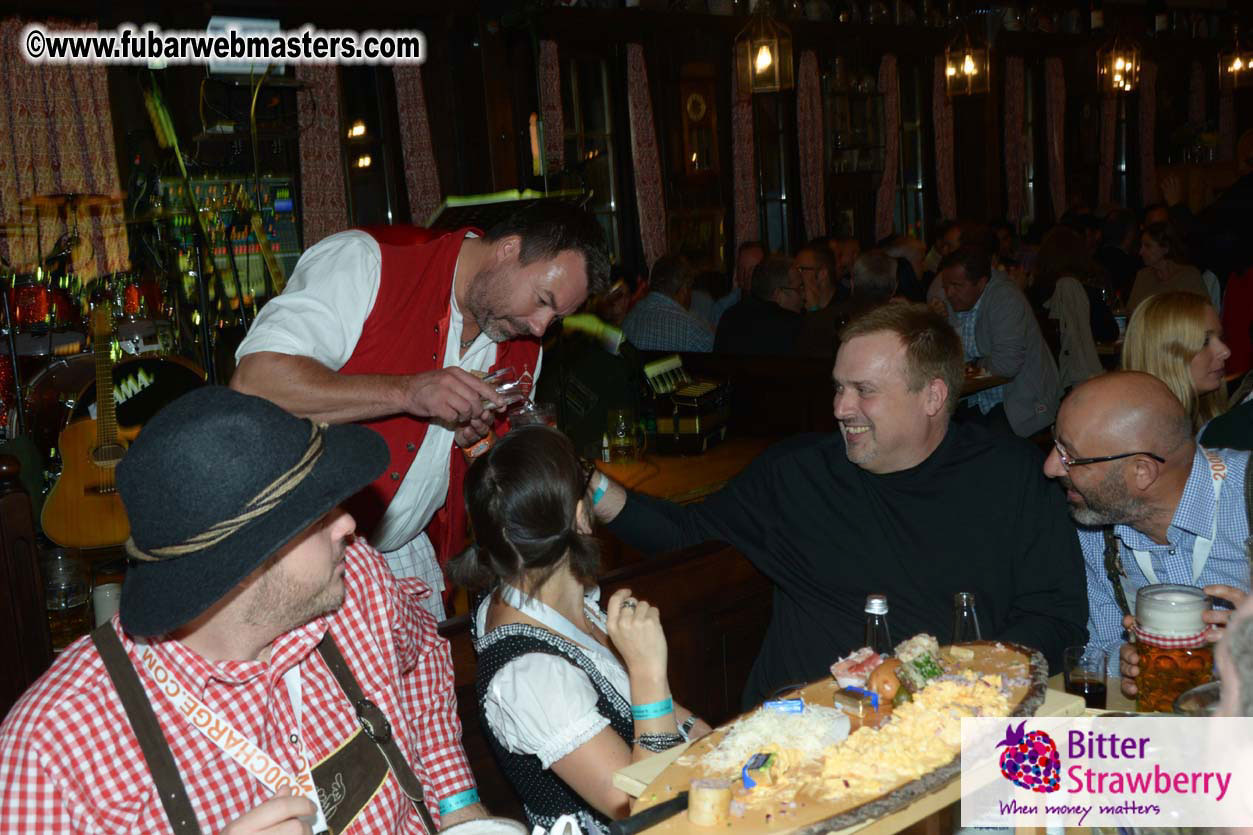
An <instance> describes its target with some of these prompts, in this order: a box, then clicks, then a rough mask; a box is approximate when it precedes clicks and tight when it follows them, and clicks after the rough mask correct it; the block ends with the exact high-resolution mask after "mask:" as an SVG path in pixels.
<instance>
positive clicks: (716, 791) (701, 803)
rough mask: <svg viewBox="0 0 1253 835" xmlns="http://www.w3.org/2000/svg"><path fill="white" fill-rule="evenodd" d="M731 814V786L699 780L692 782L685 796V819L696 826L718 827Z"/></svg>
mask: <svg viewBox="0 0 1253 835" xmlns="http://www.w3.org/2000/svg"><path fill="white" fill-rule="evenodd" d="M730 814H731V784H730V783H729V782H728V781H726V780H716V779H712V778H701V779H697V780H693V781H692V785H691V787H690V789H689V790H688V794H687V819H688V820H689V821H691V822H692V823H694V824H696V825H697V826H718V825H719V824H722V823H726V821H727V818H728V817H729V816H730Z"/></svg>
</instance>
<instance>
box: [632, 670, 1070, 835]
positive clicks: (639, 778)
mask: <svg viewBox="0 0 1253 835" xmlns="http://www.w3.org/2000/svg"><path fill="white" fill-rule="evenodd" d="M1057 678H1058V683H1057V686H1056V688H1054V687H1053V686H1052V685H1053V682H1052V680H1050V682H1049V684H1050V688H1049V691H1048V693H1047V694H1046V695H1045V699H1044V704H1043V705H1041V706H1040V709H1039V710H1038V711H1037V712H1036V715H1037V716H1083V715H1084V704H1083V699H1081V698H1079V697H1078V696H1072V695H1070V694H1069V693H1066V692H1063V691H1062V688H1061V682H1060V676H1059V677H1057ZM686 750H687V745H686V744H685V745H680V746H678V747H677V748H671V749H670V750H669V751H665V752H663V753H661V754H657V755H655V756H652V757H648V758H647V759H643V760H640V761H639V762H637V763H632V764H631V765H629V766H627V767H626V768H623V769H620V770H619V771H617V772H615V773H614V775H613V784H614V787H615V788H618V789H620V790H621V791H624V792H626V793H627V794H628V795H630V796H631V797H639V796H640V795H641V794H643V793H644V790H645V789H646V788H647V787H648V785H649V784H650V783H651V782H652V781H653V780H654V779H656V778H657V776H658V775H660V774H661V772H663V771H664V770H665V769H666V766H668V765H670V763H672V762H673V761H674V760H676V759H678V758H679V756H680V755H681V754H682V753H683V752H684V751H686ZM960 799H961V780H960V779H959V778H956V777H954V778H953V780H951V781H950V782H949V783H948V784H947V785H945V786H944V788H942V789H940V790H939V791H934V792H931V793H930V794H927V795H923V796H922V797H920V798H918V799H917V800H915V801H914V802H913V803H911V804H909V805H908V806H906V807H905V808H904V809H901V810H899V811H897V812H894V813H892V814H890V815H886V816H884V817H882V818H877V819H875V820H872V821H867V822H865V823H862V824H858V825H857V826H851V827H848V828H847V829H842V830H839V832H840V833H849V834H850V835H851V833H854V832H856V833H858V835H888V833H893V832H899V831H901V830H902V829H904V828H906V827H908V826H911V825H913V824H915V823H917V822H918V821H920V820H923V819H924V818H927V817H930V816H931V815H934V814H936V813H938V812H940V811H941V810H943V809H946V808H947V807H949V806H952V805H953V804H955V803H957V802H958V801H959V800H960Z"/></svg>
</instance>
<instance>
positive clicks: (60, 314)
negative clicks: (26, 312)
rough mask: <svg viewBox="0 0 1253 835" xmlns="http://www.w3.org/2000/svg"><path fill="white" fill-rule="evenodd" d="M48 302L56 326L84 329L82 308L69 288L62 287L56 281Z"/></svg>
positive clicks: (49, 293) (49, 311)
mask: <svg viewBox="0 0 1253 835" xmlns="http://www.w3.org/2000/svg"><path fill="white" fill-rule="evenodd" d="M48 301H49V305H48V313H49V314H50V315H51V316H52V323H53V324H54V325H55V326H57V327H58V328H74V329H82V327H83V311H82V307H81V306H80V305H79V303H78V299H77V298H75V296H74V294H73V293H71V292H70V289H69V288H68V287H62V286H60V284H59V283H58V282H56V281H54V282H53V284H52V287H51V288H49V290H48Z"/></svg>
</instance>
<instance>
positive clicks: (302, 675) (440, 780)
mask: <svg viewBox="0 0 1253 835" xmlns="http://www.w3.org/2000/svg"><path fill="white" fill-rule="evenodd" d="M386 463H387V450H386V448H385V445H384V444H383V443H382V441H381V440H380V439H379V438H378V436H377V435H375V434H374V433H372V432H370V431H369V430H367V429H363V428H361V427H358V426H353V425H345V426H332V427H329V428H328V427H326V426H324V425H317V424H313V423H311V422H309V421H306V420H300V419H298V418H295V417H293V416H291V415H289V414H288V413H286V412H284V411H282V410H281V409H279V408H278V407H277V406H274V405H273V404H271V403H269V402H267V401H264V400H262V399H260V398H256V397H251V396H248V395H243V394H239V393H237V392H232V391H230V390H228V389H225V388H221V387H207V388H204V389H200V390H199V391H196V392H193V393H192V394H189V395H187V396H185V397H183V398H180V399H179V400H177V401H175V402H174V403H172V404H171V405H170V406H168V407H166V409H164V410H163V411H162V412H161V413H160V414H159V415H158V416H157V417H156V418H154V419H153V420H152V421H151V422H150V424H149V425H148V426H147V427H146V428H145V430H144V432H143V433H142V434H141V436H140V437H139V439H138V440H137V441H136V442H135V444H134V445H132V446H131V448H130V449H129V450H128V452H127V454H126V457H125V459H124V460H123V462H122V464H121V465H120V466H119V467H118V470H117V476H118V487H119V490H120V492H121V495H122V499H123V502H124V503H125V505H126V509H127V513H128V516H129V517H130V521H131V530H132V535H131V539H130V540H129V541H128V542H127V552H128V556H129V565H128V568H127V576H126V581H125V584H124V586H123V590H122V602H121V610H120V612H119V615H118V617H115V618H114V619H113V620H112V621H111V622H110V623H108V624H106V625H105V626H104V627H101V628H100V629H98V630H96V632H95V633H93V635H92V636H91V637H90V638H83V639H81V640H79V641H77V642H75V643H74V644H72V645H71V646H70V647H69V648H68V649H67V650H66V651H65V652H64V653H63V654H62V655H61V656H60V658H58V659H57V662H56V663H55V664H54V665H53V667H52V669H50V670H49V671H48V672H47V673H46V674H45V675H44V676H43V677H42V678H40V680H39V681H38V682H36V683H35V684H34V685H33V686H32V687H31V689H30V690H29V691H27V693H26V694H25V695H24V696H23V697H22V699H21V701H19V702H18V704H17V705H16V706H15V707H14V708H13V710H12V712H11V713H10V714H9V715H8V717H7V718H6V719H5V721H4V724H3V725H0V832H3V833H23V835H26V833H35V832H58V833H61V832H83V833H107V834H108V835H113V834H114V833H124V832H125V833H139V832H143V833H147V832H161V833H166V832H177V833H184V832H210V833H230V834H231V835H242V833H253V832H267V833H269V832H272V833H289V832H290V833H297V832H315V831H324V830H328V829H329V830H330V831H333V832H336V833H339V832H344V831H348V832H361V833H376V832H403V833H415V834H416V833H422V832H423V831H424V830H425V829H434V828H437V827H440V826H441V824H442V826H443V827H447V826H449V825H451V824H453V823H457V822H459V821H461V820H465V819H468V818H471V817H481V816H483V815H484V814H486V812H485V810H484V809H483V807H482V806H481V804H479V803H478V796H477V792H476V791H475V790H474V778H473V776H472V775H471V773H470V769H469V766H468V764H467V761H466V755H465V752H464V750H463V749H462V746H461V725H460V722H459V721H458V719H457V713H456V697H455V696H454V693H453V668H452V661H451V657H450V655H449V650H448V644H447V642H446V641H445V640H444V639H443V638H440V637H439V635H438V634H437V633H436V625H435V622H434V620H433V619H432V618H431V616H430V615H429V614H427V613H426V612H425V611H424V610H423V609H422V608H421V607H420V606H419V603H418V601H419V600H420V599H422V598H423V597H424V596H425V595H427V594H429V593H430V590H429V589H428V588H427V587H426V586H424V585H423V584H422V583H421V582H419V581H417V580H396V579H395V578H394V577H393V576H392V574H391V572H390V571H389V570H388V568H387V565H386V563H385V562H384V561H383V559H382V558H381V556H380V555H379V554H378V553H377V552H376V551H374V550H373V549H372V548H370V547H369V546H368V545H365V544H364V543H355V542H354V541H353V531H354V527H355V523H354V522H353V519H352V517H351V516H349V515H348V514H347V513H345V512H344V511H343V510H341V509H339V507H338V505H339V503H340V502H341V501H342V500H344V499H346V498H347V497H348V496H350V495H352V494H353V493H354V492H356V491H357V490H358V489H359V488H361V487H362V486H363V485H365V484H368V483H369V482H370V481H371V480H372V479H373V478H375V477H376V476H377V475H378V473H379V472H381V471H382V469H383V468H384V467H385V466H386ZM337 659H338V660H337ZM349 694H351V696H352V697H351V698H350V695H349ZM145 714H146V715H147V718H146V719H145ZM154 720H155V721H154ZM384 720H386V721H384ZM145 729H146V730H145ZM141 739H143V740H144V742H143V743H141V742H140V740H141ZM415 797H417V798H420V799H418V800H414V799H413V798H415ZM428 810H429V811H428Z"/></svg>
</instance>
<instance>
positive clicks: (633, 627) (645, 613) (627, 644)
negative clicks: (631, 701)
mask: <svg viewBox="0 0 1253 835" xmlns="http://www.w3.org/2000/svg"><path fill="white" fill-rule="evenodd" d="M606 614H607V615H608V617H607V621H608V626H609V639H610V640H611V641H613V645H614V647H615V648H617V650H618V652H619V654H621V656H622V660H623V662H624V663H625V664H626V668H627V672H628V673H630V675H631V677H632V679H634V678H635V677H637V676H642V677H646V678H648V679H651V680H655V681H665V678H666V633H665V632H663V631H662V629H661V612H660V611H658V609H657V607H655V606H650V605H649V604H648V603H646V602H645V601H643V600H636V599H635V598H633V597H631V590H630V589H619V590H618V591H616V592H614V593H613V596H612V597H610V598H609V605H608V607H607V611H606Z"/></svg>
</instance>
